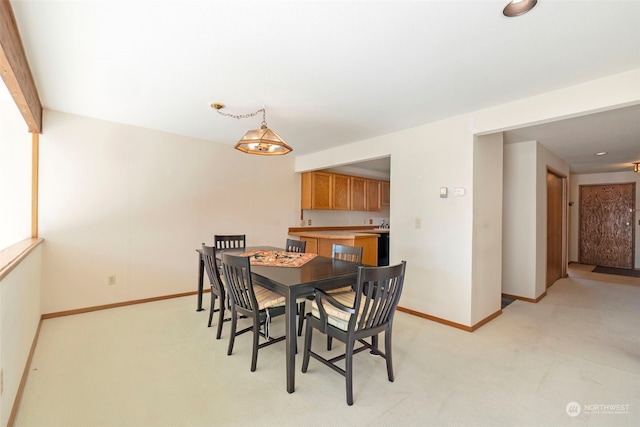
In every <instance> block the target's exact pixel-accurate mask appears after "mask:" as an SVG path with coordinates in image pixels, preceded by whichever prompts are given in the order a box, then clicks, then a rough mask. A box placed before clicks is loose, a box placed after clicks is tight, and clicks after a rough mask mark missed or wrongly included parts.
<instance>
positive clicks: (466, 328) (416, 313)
mask: <svg viewBox="0 0 640 427" xmlns="http://www.w3.org/2000/svg"><path fill="white" fill-rule="evenodd" d="M397 309H398V311H402V312H403V313H408V314H411V315H413V316H417V317H421V318H423V319H427V320H431V321H433V322H437V323H441V324H443V325H447V326H451V327H453V328H457V329H461V330H463V331H467V332H473V331H475V330H477V329H478V328H480V327H481V326H483V325H485V324H487V323H489V322H490V321H492V320H493V319H495V318H496V317H498V316H500V315H501V314H502V310H498V311H496V312H495V313H493V314H492V315H490V316H488V317H486V318H484V319H482V320H481V321H479V322H478V323H476V324H474V325H472V326H467V325H463V324H461V323H456V322H451V321H449V320H445V319H442V318H440V317H436V316H431V315H429V314H426V313H421V312H419V311H415V310H411V309H409V308H404V307H398V308H397Z"/></svg>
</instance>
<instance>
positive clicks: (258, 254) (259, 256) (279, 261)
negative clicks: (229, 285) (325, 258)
mask: <svg viewBox="0 0 640 427" xmlns="http://www.w3.org/2000/svg"><path fill="white" fill-rule="evenodd" d="M240 255H242V256H248V257H249V261H250V262H251V265H260V266H266V267H300V266H302V265H304V264H306V263H307V262H309V261H311V260H312V259H314V258H315V257H316V256H318V254H307V253H299V252H285V251H262V250H254V251H247V252H244V253H242V254H240Z"/></svg>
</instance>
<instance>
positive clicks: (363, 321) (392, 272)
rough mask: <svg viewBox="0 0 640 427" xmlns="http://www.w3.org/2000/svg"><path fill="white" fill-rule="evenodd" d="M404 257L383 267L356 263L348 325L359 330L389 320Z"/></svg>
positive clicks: (399, 288) (399, 286)
mask: <svg viewBox="0 0 640 427" xmlns="http://www.w3.org/2000/svg"><path fill="white" fill-rule="evenodd" d="M406 265H407V263H406V261H402V262H401V263H400V264H396V265H391V266H384V267H359V268H358V283H357V284H356V295H359V296H360V298H356V302H355V306H354V309H355V312H356V313H361V314H360V316H352V318H351V321H350V323H349V328H352V327H353V330H356V331H359V330H362V329H371V328H376V327H379V326H381V325H385V324H388V323H390V322H391V321H392V320H393V315H394V313H395V311H396V307H397V306H398V301H400V295H401V293H402V285H403V283H404V274H405V268H406Z"/></svg>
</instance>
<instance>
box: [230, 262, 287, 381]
mask: <svg viewBox="0 0 640 427" xmlns="http://www.w3.org/2000/svg"><path fill="white" fill-rule="evenodd" d="M222 271H223V274H224V277H225V283H226V285H227V292H228V294H229V296H230V301H231V334H230V337H229V348H228V350H227V355H231V353H232V352H233V344H234V342H235V338H236V336H238V335H241V334H244V333H245V332H249V331H253V346H252V348H253V350H252V356H251V372H254V371H255V370H256V365H257V363H258V350H259V349H261V348H264V347H266V346H269V345H271V344H275V343H277V342H280V341H282V340H284V339H285V338H286V335H283V336H281V337H278V338H271V337H270V336H269V324H270V323H271V319H272V318H273V317H275V316H279V315H282V314H284V313H285V306H284V303H285V297H284V296H283V295H278V294H276V293H275V292H273V291H270V290H269V289H267V288H264V287H262V286H260V285H257V284H255V285H254V284H253V282H252V280H251V264H250V262H249V257H245V256H237V255H231V254H227V253H224V252H223V253H222ZM239 314H242V315H245V316H246V317H247V318H250V319H252V321H253V324H252V325H251V326H249V327H247V328H245V329H242V330H240V331H238V330H237V326H238V315H239ZM261 326H263V327H264V332H262V331H261ZM260 336H262V337H264V338H265V339H266V341H264V342H263V343H260V342H259V338H260Z"/></svg>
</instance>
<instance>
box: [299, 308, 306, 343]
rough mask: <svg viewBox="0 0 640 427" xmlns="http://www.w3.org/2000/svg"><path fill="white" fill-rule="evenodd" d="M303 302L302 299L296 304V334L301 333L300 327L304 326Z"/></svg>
mask: <svg viewBox="0 0 640 427" xmlns="http://www.w3.org/2000/svg"><path fill="white" fill-rule="evenodd" d="M304 311H305V303H304V301H302V302H301V303H300V304H298V336H301V335H302V327H303V326H304V314H305V313H304Z"/></svg>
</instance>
